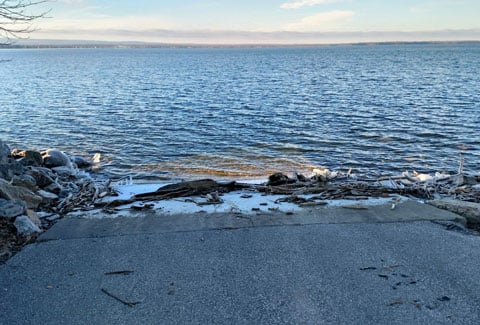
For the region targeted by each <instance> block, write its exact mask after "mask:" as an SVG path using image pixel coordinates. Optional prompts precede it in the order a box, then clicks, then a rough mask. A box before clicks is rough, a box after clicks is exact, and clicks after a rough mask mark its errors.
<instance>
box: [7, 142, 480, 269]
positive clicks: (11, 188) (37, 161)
mask: <svg viewBox="0 0 480 325" xmlns="http://www.w3.org/2000/svg"><path fill="white" fill-rule="evenodd" d="M0 149H1V150H0V221H1V222H2V227H1V229H2V231H1V233H0V235H1V237H0V245H1V246H0V262H1V261H5V260H6V259H8V258H9V257H10V256H11V255H12V254H13V253H14V252H15V251H18V250H19V249H20V247H21V246H22V245H24V244H26V243H29V242H32V241H34V240H35V239H36V237H37V235H38V233H39V232H42V231H44V230H45V229H48V228H49V227H50V226H51V225H53V224H54V223H55V222H56V221H57V220H59V219H61V218H63V217H65V216H75V215H77V216H83V217H95V216H96V215H99V214H98V211H103V212H105V213H102V214H100V215H102V216H105V215H106V214H108V215H109V216H111V217H116V216H130V215H134V214H133V213H132V212H133V211H139V210H140V211H142V210H156V211H158V210H159V211H160V212H161V213H164V214H165V213H168V214H175V213H177V212H182V213H195V212H207V213H209V212H233V213H238V214H262V213H272V212H284V213H285V215H291V214H292V213H294V212H297V211H302V210H306V209H312V208H324V207H326V208H328V207H331V206H343V207H344V208H346V209H357V210H368V207H369V206H371V205H376V204H385V203H389V204H390V205H391V209H392V210H395V209H397V207H398V205H399V203H401V202H402V200H404V199H405V198H414V199H416V200H422V201H425V202H430V201H432V200H436V201H438V200H441V199H444V198H448V199H455V200H457V201H459V202H472V204H474V203H477V204H478V203H479V202H480V175H466V174H464V173H463V168H461V169H460V168H459V171H458V173H452V174H446V173H435V174H434V175H428V174H419V173H416V172H404V173H403V174H402V175H397V176H379V177H375V178H373V177H365V176H362V175H359V174H358V173H354V172H353V171H352V170H348V171H346V172H344V171H330V170H328V169H327V168H317V169H315V170H313V175H312V176H309V177H307V176H304V175H300V174H296V173H295V174H293V175H292V176H288V175H286V174H283V173H276V174H273V175H271V176H270V177H269V178H268V180H264V181H215V180H213V179H200V180H189V181H182V182H177V183H163V184H142V183H138V184H136V183H134V181H133V179H131V178H129V179H121V180H112V181H111V180H107V181H101V182H100V181H98V180H95V179H93V178H92V177H91V175H90V172H91V171H94V170H96V169H98V168H100V157H99V155H98V154H96V155H95V156H94V157H92V158H90V159H89V158H83V157H69V156H68V155H67V154H65V153H63V152H61V151H58V150H53V149H49V150H45V151H34V150H18V149H14V150H10V148H9V147H8V146H7V145H6V144H5V143H3V142H1V141H0ZM457 210H459V209H457ZM460 210H461V209H460ZM460 210H459V211H460ZM479 211H480V209H479ZM469 213H471V212H469ZM469 220H473V219H472V218H469Z"/></svg>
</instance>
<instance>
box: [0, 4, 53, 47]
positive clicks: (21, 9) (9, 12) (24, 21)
mask: <svg viewBox="0 0 480 325" xmlns="http://www.w3.org/2000/svg"><path fill="white" fill-rule="evenodd" d="M50 1H51V0H36V1H34V0H0V38H4V39H7V40H11V39H15V38H21V36H22V35H25V34H29V33H31V32H33V31H34V30H35V28H34V27H32V25H31V23H32V22H33V21H34V20H36V19H39V18H45V17H46V15H47V14H48V13H49V12H50V10H47V11H42V12H40V13H33V12H31V11H30V9H32V8H33V7H35V6H38V5H40V4H44V3H46V2H50ZM7 44H8V43H7Z"/></svg>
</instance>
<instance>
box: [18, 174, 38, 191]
mask: <svg viewBox="0 0 480 325" xmlns="http://www.w3.org/2000/svg"><path fill="white" fill-rule="evenodd" d="M12 185H15V186H22V187H25V188H28V189H29V190H30V191H36V190H38V186H37V182H36V181H35V178H33V176H31V175H27V174H24V175H20V176H14V177H13V178H12Z"/></svg>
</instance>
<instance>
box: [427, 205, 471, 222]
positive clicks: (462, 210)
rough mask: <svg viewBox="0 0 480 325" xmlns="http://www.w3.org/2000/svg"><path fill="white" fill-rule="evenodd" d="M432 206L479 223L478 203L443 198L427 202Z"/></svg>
mask: <svg viewBox="0 0 480 325" xmlns="http://www.w3.org/2000/svg"><path fill="white" fill-rule="evenodd" d="M429 203H430V204H431V205H433V206H434V207H437V208H439V209H444V210H448V211H451V212H453V213H456V214H459V215H461V216H463V217H465V218H467V222H468V223H471V224H476V223H480V203H473V202H465V201H460V200H452V199H443V200H435V201H431V202H429Z"/></svg>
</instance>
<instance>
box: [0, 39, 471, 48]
mask: <svg viewBox="0 0 480 325" xmlns="http://www.w3.org/2000/svg"><path fill="white" fill-rule="evenodd" d="M35 42H37V43H35ZM428 44H431V45H446V44H480V41H477V40H463V41H398V42H393V41H392V42H355V43H330V44H328V43H317V44H302V43H299V44H281V43H279V44H269V43H266V44H248V43H245V44H198V43H192V44H189V43H178V44H176V43H142V42H93V41H92V42H91V41H75V40H71V41H59V40H38V41H34V40H19V41H17V43H15V42H14V43H12V44H4V45H0V49H62V48H64V49H76V48H78V49H149V48H152V49H155V48H173V49H175V48H178V49H182V48H185V49H187V48H200V49H201V48H220V49H221V48H225V49H228V48H295V47H332V46H385V45H428Z"/></svg>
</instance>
